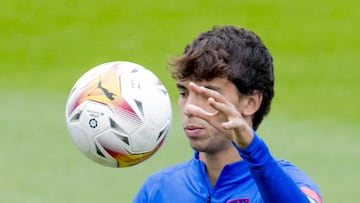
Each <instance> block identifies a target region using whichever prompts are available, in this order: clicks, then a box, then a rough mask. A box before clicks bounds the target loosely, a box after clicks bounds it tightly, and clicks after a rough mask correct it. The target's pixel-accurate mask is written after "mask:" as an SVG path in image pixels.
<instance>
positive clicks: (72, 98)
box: [65, 61, 172, 167]
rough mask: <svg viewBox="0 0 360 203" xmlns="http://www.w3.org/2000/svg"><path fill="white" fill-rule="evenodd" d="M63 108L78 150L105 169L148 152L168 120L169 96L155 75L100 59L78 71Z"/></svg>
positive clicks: (158, 143)
mask: <svg viewBox="0 0 360 203" xmlns="http://www.w3.org/2000/svg"><path fill="white" fill-rule="evenodd" d="M65 111H66V112H65V114H66V115H65V116H66V124H67V128H68V131H69V133H70V135H71V137H72V139H73V141H74V143H75V145H76V146H77V148H78V149H79V150H80V151H81V152H83V153H84V154H85V155H86V156H87V157H88V158H90V159H92V160H93V161H95V162H97V163H99V164H102V165H105V166H109V167H128V166H132V165H135V164H138V163H140V162H142V161H144V160H146V159H147V158H149V157H150V156H152V155H153V154H154V153H155V152H156V151H157V150H158V149H159V148H160V146H161V145H162V144H163V142H164V141H165V139H166V137H167V135H168V133H169V130H170V126H171V121H172V109H171V102H170V97H169V95H168V92H167V90H166V88H165V86H164V85H163V84H162V83H161V81H160V80H159V79H158V77H157V76H156V75H154V74H153V73H152V72H151V71H150V70H148V69H146V68H145V67H143V66H141V65H139V64H135V63H131V62H125V61H114V62H108V63H104V64H101V65H98V66H96V67H94V68H92V69H90V70H89V71H88V72H86V73H85V74H84V75H82V76H81V77H80V78H79V79H78V81H77V82H76V83H75V85H74V86H73V88H72V90H71V92H70V94H69V96H68V99H67V103H66V110H65Z"/></svg>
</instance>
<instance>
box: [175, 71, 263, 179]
mask: <svg viewBox="0 0 360 203" xmlns="http://www.w3.org/2000/svg"><path fill="white" fill-rule="evenodd" d="M176 85H177V88H178V91H179V95H180V96H179V100H178V106H179V109H180V112H181V117H182V123H183V128H184V131H185V134H186V135H187V137H188V139H189V143H190V146H191V147H192V148H193V149H194V150H196V151H199V153H200V159H201V160H202V161H203V162H204V163H205V165H206V169H207V174H208V177H209V180H210V182H211V184H212V185H215V183H216V180H217V179H218V177H219V175H220V173H221V170H222V168H223V167H224V166H225V165H226V164H228V163H231V162H234V161H238V160H241V157H240V156H239V154H238V152H237V151H236V149H235V147H234V146H233V144H232V142H234V143H236V144H237V145H238V146H239V147H240V148H244V147H247V146H248V145H249V144H250V143H251V141H252V139H253V131H252V128H251V127H252V122H251V118H252V116H253V114H254V113H255V112H256V111H257V110H258V108H259V106H260V104H261V100H262V95H261V94H260V93H259V92H257V91H254V92H253V93H252V94H250V95H242V94H240V93H239V91H238V90H237V89H236V86H235V85H234V84H233V83H232V82H230V81H229V80H228V79H226V78H215V79H213V80H211V81H201V82H198V83H194V82H192V81H189V80H184V81H178V82H177V84H176Z"/></svg>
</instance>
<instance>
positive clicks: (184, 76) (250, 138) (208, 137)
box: [133, 26, 322, 203]
mask: <svg viewBox="0 0 360 203" xmlns="http://www.w3.org/2000/svg"><path fill="white" fill-rule="evenodd" d="M171 65H172V67H173V68H174V69H173V70H172V76H173V78H174V79H175V80H176V81H177V83H176V85H177V88H178V90H179V100H178V105H179V108H180V112H181V115H182V122H183V128H184V131H185V134H186V135H187V138H188V139H189V143H190V145H191V147H192V148H193V149H194V151H195V153H194V157H193V158H192V159H190V160H188V161H185V162H183V163H180V164H178V165H175V166H171V167H168V168H165V169H163V170H161V171H159V172H157V173H155V174H153V175H151V176H150V177H149V178H148V179H147V180H146V181H145V183H144V184H143V186H142V188H141V189H140V191H139V192H138V194H137V196H136V197H135V198H134V201H133V202H140V203H143V202H154V203H160V202H181V203H183V202H184V203H190V202H191V203H193V202H219V203H220V202H221V203H224V202H228V203H260V202H274V203H300V202H311V203H313V202H315V203H321V201H322V200H321V196H320V192H319V189H318V187H317V186H316V185H315V183H314V182H313V181H312V180H311V179H310V178H309V177H308V176H307V175H306V174H305V173H304V172H302V171H301V170H300V169H298V168H297V167H296V166H295V165H293V164H291V163H290V162H288V161H285V160H278V159H275V158H274V157H272V155H271V154H270V152H269V149H268V147H267V146H266V144H265V143H264V141H263V140H262V139H261V138H260V137H259V136H258V135H257V133H256V131H255V130H256V129H257V128H258V126H259V125H260V123H261V121H262V119H263V118H264V116H265V115H266V114H267V113H268V112H269V110H270V104H271V100H272V98H273V95H274V89H273V88H274V75H273V73H274V71H273V60H272V57H271V55H270V53H269V51H268V50H267V48H266V47H265V46H264V44H263V43H262V41H261V39H260V38H259V37H258V36H257V35H256V34H255V33H253V32H252V31H250V30H247V29H244V28H238V27H235V26H222V27H214V28H213V29H211V30H209V31H206V32H203V33H201V34H200V35H199V36H197V37H196V38H195V39H194V40H193V41H192V42H191V43H190V44H188V45H187V46H186V47H185V50H184V53H183V54H182V55H181V56H179V57H177V58H175V59H174V61H173V63H172V64H171Z"/></svg>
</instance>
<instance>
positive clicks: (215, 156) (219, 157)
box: [199, 147, 241, 186]
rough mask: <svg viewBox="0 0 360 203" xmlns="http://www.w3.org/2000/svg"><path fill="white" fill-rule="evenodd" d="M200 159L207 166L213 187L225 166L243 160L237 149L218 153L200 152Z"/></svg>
mask: <svg viewBox="0 0 360 203" xmlns="http://www.w3.org/2000/svg"><path fill="white" fill-rule="evenodd" d="M199 158H200V160H202V161H203V162H204V163H205V165H206V172H207V175H208V177H209V180H210V183H211V185H212V186H214V185H215V183H216V181H217V179H218V178H219V176H220V173H221V171H222V169H223V168H224V166H225V165H227V164H229V163H232V162H235V161H239V160H241V157H240V155H239V153H238V152H237V150H236V149H235V147H229V148H227V149H226V150H223V151H219V152H216V153H206V152H200V154H199Z"/></svg>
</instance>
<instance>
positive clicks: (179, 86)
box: [176, 83, 221, 92]
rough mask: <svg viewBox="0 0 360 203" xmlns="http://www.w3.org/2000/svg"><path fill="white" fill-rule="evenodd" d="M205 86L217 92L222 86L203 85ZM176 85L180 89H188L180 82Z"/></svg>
mask: <svg viewBox="0 0 360 203" xmlns="http://www.w3.org/2000/svg"><path fill="white" fill-rule="evenodd" d="M202 86H203V87H205V88H207V89H210V90H214V91H216V92H221V88H219V87H217V86H213V85H202ZM176 87H177V88H178V89H184V90H186V89H187V87H185V86H184V85H182V84H180V83H176Z"/></svg>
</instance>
